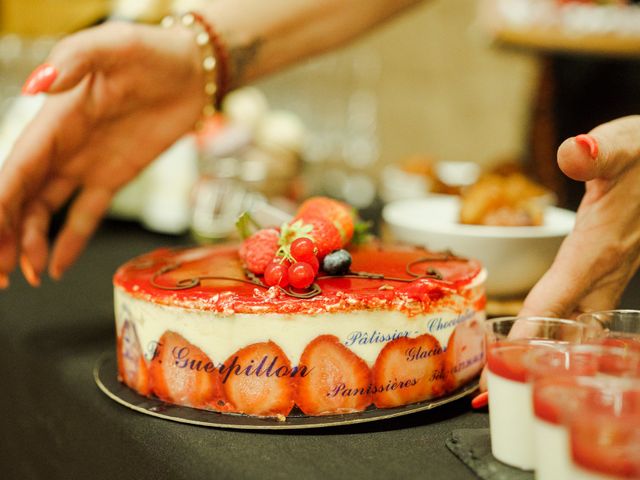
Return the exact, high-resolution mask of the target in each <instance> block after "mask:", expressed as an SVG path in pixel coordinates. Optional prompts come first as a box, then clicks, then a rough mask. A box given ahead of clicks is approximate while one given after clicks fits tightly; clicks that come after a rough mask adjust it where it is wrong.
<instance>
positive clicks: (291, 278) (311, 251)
mask: <svg viewBox="0 0 640 480" xmlns="http://www.w3.org/2000/svg"><path fill="white" fill-rule="evenodd" d="M289 254H290V255H289V256H290V258H286V257H284V256H282V257H281V256H276V257H275V258H274V259H273V260H272V261H271V263H269V264H268V265H267V267H266V268H265V270H264V283H266V284H267V285H269V286H273V285H279V286H281V287H287V286H289V285H291V286H292V287H294V288H307V287H309V286H311V284H312V283H313V280H314V279H315V278H316V275H317V274H318V270H320V261H319V260H318V257H317V255H318V248H317V247H316V244H315V243H314V242H313V240H311V239H310V238H306V237H301V238H297V239H295V240H294V241H293V242H292V243H291V246H290V247H289Z"/></svg>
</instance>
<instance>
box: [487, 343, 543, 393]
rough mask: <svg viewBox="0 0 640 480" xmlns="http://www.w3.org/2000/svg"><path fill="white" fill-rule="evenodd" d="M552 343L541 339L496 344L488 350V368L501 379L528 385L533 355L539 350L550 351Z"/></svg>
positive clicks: (491, 345)
mask: <svg viewBox="0 0 640 480" xmlns="http://www.w3.org/2000/svg"><path fill="white" fill-rule="evenodd" d="M552 345H553V344H552V343H549V342H547V341H545V340H539V339H522V340H512V341H509V340H507V341H504V342H495V343H492V344H490V345H489V346H488V348H487V367H488V368H489V370H490V371H491V372H493V373H495V374H496V375H498V376H500V377H504V378H507V379H509V380H513V381H515V382H521V383H526V382H528V381H529V377H530V373H531V372H530V368H529V367H530V363H531V354H532V353H533V352H534V351H535V350H538V349H549V351H550V352H552V350H551V349H552V348H553V346H552Z"/></svg>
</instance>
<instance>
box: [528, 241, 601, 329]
mask: <svg viewBox="0 0 640 480" xmlns="http://www.w3.org/2000/svg"><path fill="white" fill-rule="evenodd" d="M583 243H585V242H584V241H581V240H578V239H577V237H575V236H574V235H573V234H571V235H569V236H568V237H567V238H566V239H565V241H564V242H563V243H562V246H561V247H560V250H559V251H558V254H557V255H556V258H555V260H554V261H553V264H552V265H551V267H550V268H549V270H548V271H547V272H546V273H545V274H544V276H543V277H542V278H541V279H540V280H539V281H538V283H536V285H535V286H534V287H533V289H531V291H530V292H529V294H528V295H527V298H526V299H525V301H524V305H523V307H522V310H521V311H520V313H519V314H518V316H541V317H556V318H563V317H564V318H567V317H568V316H570V315H571V314H572V313H573V312H574V310H575V308H576V307H577V305H578V303H579V302H580V300H581V298H582V297H583V296H584V295H585V293H586V292H587V291H588V290H589V288H590V287H591V281H592V280H591V277H590V275H589V274H590V272H591V271H593V270H594V266H595V265H597V261H598V259H597V258H596V256H595V253H594V251H595V250H596V249H595V248H591V247H589V246H588V245H584V244H583Z"/></svg>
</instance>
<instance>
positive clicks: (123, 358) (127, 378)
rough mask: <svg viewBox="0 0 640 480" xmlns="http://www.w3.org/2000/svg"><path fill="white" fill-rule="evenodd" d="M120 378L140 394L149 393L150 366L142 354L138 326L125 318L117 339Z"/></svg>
mask: <svg viewBox="0 0 640 480" xmlns="http://www.w3.org/2000/svg"><path fill="white" fill-rule="evenodd" d="M116 355H117V359H118V379H119V380H120V381H121V382H124V384H125V385H127V386H128V387H130V388H133V389H134V390H135V391H136V392H138V393H139V394H140V395H149V393H150V392H151V387H150V382H149V368H148V367H147V362H146V361H145V359H144V355H143V354H142V348H141V347H140V341H139V340H138V334H137V333H136V327H135V326H134V325H133V323H131V322H130V321H129V320H125V321H124V323H123V324H122V328H121V329H120V335H118V338H117V341H116Z"/></svg>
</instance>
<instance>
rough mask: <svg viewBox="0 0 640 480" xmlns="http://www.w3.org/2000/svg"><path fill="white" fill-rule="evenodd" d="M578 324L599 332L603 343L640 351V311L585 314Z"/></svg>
mask: <svg viewBox="0 0 640 480" xmlns="http://www.w3.org/2000/svg"><path fill="white" fill-rule="evenodd" d="M577 321H578V322H581V323H584V324H586V325H588V326H589V327H590V328H592V329H594V330H599V331H600V332H601V334H600V336H601V337H602V340H601V343H604V344H606V345H610V346H620V347H628V348H632V349H634V350H637V351H640V310H603V311H600V312H590V313H583V314H582V315H580V316H578V318H577Z"/></svg>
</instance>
